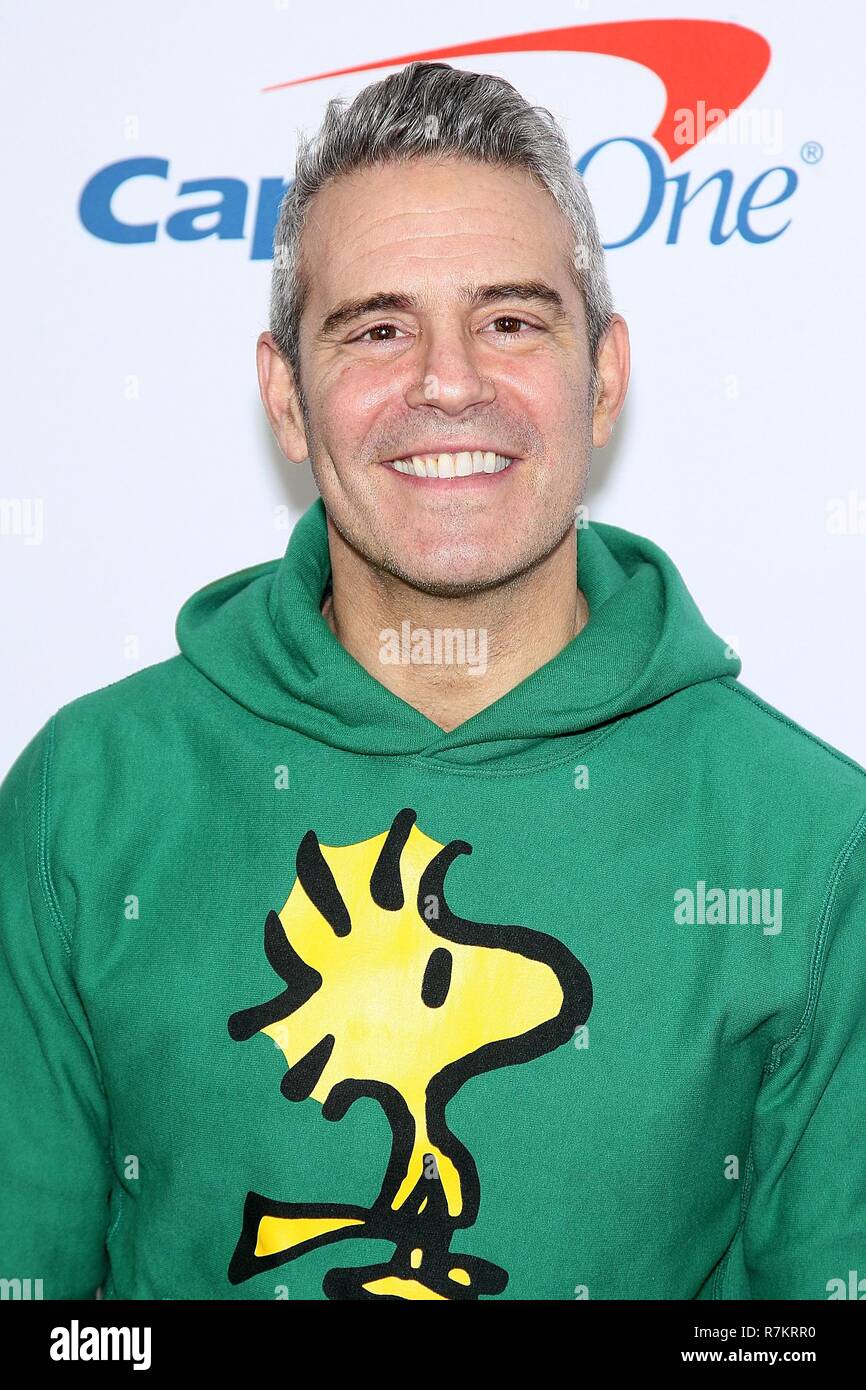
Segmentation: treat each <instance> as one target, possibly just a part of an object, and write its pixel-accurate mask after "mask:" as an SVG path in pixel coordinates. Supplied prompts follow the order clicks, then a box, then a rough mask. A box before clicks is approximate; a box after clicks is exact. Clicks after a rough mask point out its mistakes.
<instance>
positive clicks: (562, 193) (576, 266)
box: [270, 62, 613, 418]
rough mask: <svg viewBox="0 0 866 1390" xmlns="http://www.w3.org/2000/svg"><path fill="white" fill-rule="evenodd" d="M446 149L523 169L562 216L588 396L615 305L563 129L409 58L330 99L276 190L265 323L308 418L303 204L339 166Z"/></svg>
mask: <svg viewBox="0 0 866 1390" xmlns="http://www.w3.org/2000/svg"><path fill="white" fill-rule="evenodd" d="M443 155H446V156H447V155H451V156H454V157H456V158H462V159H465V160H468V161H475V162H478V163H485V164H491V165H503V166H507V167H511V168H522V169H525V170H527V171H528V172H529V173H531V174H532V175H534V176H535V178H536V179H538V180H539V181H540V183H541V184H542V186H543V187H544V188H546V189H547V191H548V193H550V195H551V196H552V197H553V199H554V201H555V202H556V204H557V206H558V207H559V209H560V211H561V212H562V213H563V215H564V216H565V218H566V220H567V221H568V223H569V225H570V227H571V234H572V235H571V240H572V248H571V260H570V265H569V270H570V273H571V277H572V280H573V282H574V284H575V286H576V287H577V289H578V290H579V291H580V293H581V295H582V298H583V303H584V307H585V313H586V327H587V336H588V339H589V350H590V361H591V363H592V383H591V389H592V393H593V396H594V394H595V390H596V387H597V384H598V374H597V367H596V358H597V353H598V347H599V343H600V341H601V338H602V336H603V334H604V333H605V331H606V329H607V328H608V326H609V324H610V321H611V317H612V314H613V303H612V298H611V291H610V285H609V283H608V278H607V271H606V268H605V263H604V249H603V247H602V243H601V237H600V236H599V231H598V226H597V224H596V220H595V213H594V211H593V207H592V203H591V202H590V199H589V195H588V193H587V190H586V185H585V184H584V181H583V179H582V178H581V176H580V174H579V173H578V172H577V170H576V169H575V167H574V164H573V162H572V158H571V152H570V150H569V148H568V142H567V140H566V138H565V135H564V133H563V131H562V128H561V127H560V125H559V124H558V122H557V121H556V118H555V117H554V116H553V115H552V114H551V112H550V111H548V110H547V108H546V107H543V106H530V104H529V102H528V101H526V99H525V98H524V97H523V96H521V94H520V93H519V92H518V91H517V89H516V88H515V87H513V86H512V85H511V83H510V82H507V81H506V80H505V78H503V77H496V76H493V75H491V74H489V73H477V72H462V71H461V70H459V69H457V68H453V67H451V65H450V64H448V63H424V62H413V63H409V64H408V65H407V66H406V67H404V68H402V69H401V70H400V71H399V72H397V73H393V74H392V75H391V76H389V77H386V78H384V79H383V80H382V81H381V82H375V83H371V84H370V85H369V86H367V87H365V88H364V89H363V90H362V91H361V92H359V93H358V95H357V96H356V97H355V99H354V101H353V102H352V103H351V105H350V106H347V104H346V102H345V101H344V100H343V99H341V98H339V97H334V98H333V99H332V100H331V101H329V102H328V104H327V107H326V110H325V115H324V118H323V120H322V124H321V126H320V128H319V131H318V133H317V134H316V135H315V136H312V137H310V136H306V135H304V134H303V133H301V134H300V136H299V142H298V153H297V159H296V164H295V178H294V182H293V183H292V184H291V185H290V186H289V188H288V189H287V190H286V192H285V194H284V196H283V200H282V203H281V205H280V213H279V218H278V221H277V226H276V231H275V234H274V262H273V273H272V279H271V304H270V329H271V333H272V335H273V338H274V341H275V343H276V345H277V348H278V349H279V351H280V353H281V355H282V357H283V358H284V359H285V361H286V362H287V363H288V364H289V366H290V367H291V369H292V373H293V375H294V379H295V386H296V389H297V391H298V394H299V397H300V404H301V409H302V411H303V412H304V416H305V418H306V402H305V399H304V395H303V392H302V390H301V373H300V350H299V339H300V322H301V317H302V315H303V311H304V305H305V303H306V299H307V295H308V289H309V286H308V281H307V279H306V276H305V275H304V274H303V273H302V270H301V264H300V261H301V256H300V237H301V231H302V229H303V226H304V220H305V215H306V211H307V208H308V206H309V204H310V202H311V201H312V199H313V198H314V197H315V195H316V194H317V193H318V192H319V191H320V189H321V188H322V187H323V186H324V185H325V184H326V183H327V182H328V181H329V180H331V179H334V178H338V177H339V176H340V175H341V174H349V173H352V172H354V171H355V170H358V169H365V168H370V167H372V166H374V165H376V164H386V163H400V162H403V161H406V160H410V159H419V158H433V157H437V158H438V157H441V156H443Z"/></svg>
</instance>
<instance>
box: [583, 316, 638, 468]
mask: <svg viewBox="0 0 866 1390" xmlns="http://www.w3.org/2000/svg"><path fill="white" fill-rule="evenodd" d="M597 369H598V394H597V396H596V399H595V406H594V408H593V412H592V442H593V445H594V447H595V448H596V449H600V448H602V447H603V446H604V445H605V444H606V443H607V441H608V440H609V439H610V436H611V432H612V430H613V425H614V421H615V420H616V417H617V416H618V415H619V412H620V411H621V410H622V407H623V403H624V401H625V393H626V391H627V390H628V378H629V372H630V370H631V351H630V348H629V338H628V325H627V324H626V321H625V319H624V318H623V317H622V314H614V316H613V318H612V319H611V322H610V325H609V327H608V329H607V332H606V333H605V335H604V337H603V338H602V340H601V343H600V344H599V350H598V359H597Z"/></svg>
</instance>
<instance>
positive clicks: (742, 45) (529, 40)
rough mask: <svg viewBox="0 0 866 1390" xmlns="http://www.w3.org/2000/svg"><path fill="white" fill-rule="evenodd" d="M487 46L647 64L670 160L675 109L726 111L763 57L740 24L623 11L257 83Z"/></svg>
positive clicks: (744, 91)
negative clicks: (630, 15) (596, 20)
mask: <svg viewBox="0 0 866 1390" xmlns="http://www.w3.org/2000/svg"><path fill="white" fill-rule="evenodd" d="M489 53H606V54H609V55H611V56H612V57H615V58H626V59H627V60H628V61H629V62H632V63H640V64H641V65H642V66H643V67H645V68H649V69H650V71H651V72H654V73H655V74H656V75H657V76H658V77H660V78H661V80H662V82H663V83H664V86H665V92H666V94H667V102H666V105H665V109H664V113H663V115H662V118H661V120H660V121H659V123H658V125H657V126H656V128H655V130H654V131H653V136H654V138H655V139H656V140H657V141H658V143H659V144H660V145H661V146H662V148H663V149H664V150H665V151H666V152H667V155H668V158H669V159H670V161H671V163H673V161H674V160H676V159H679V158H680V156H681V155H683V154H685V153H686V151H687V150H689V149H692V148H693V147H694V146H693V145H688V144H681V143H678V142H677V141H675V140H674V130H675V127H676V125H677V123H678V122H677V118H676V116H675V112H677V111H681V110H687V111H691V112H697V103H698V102H699V101H703V102H704V103H705V111H706V112H709V111H711V110H722V111H724V112H725V113H726V115H727V114H729V113H730V112H731V111H733V110H734V109H735V108H736V107H737V106H740V105H742V103H743V102H744V101H745V100H746V98H747V97H748V96H749V94H750V93H751V92H753V91H754V90H755V88H756V87H757V85H758V83H759V82H760V80H761V78H762V77H763V75H764V73H765V72H766V71H767V67H768V65H769V62H770V45H769V44H768V43H767V41H766V39H765V38H763V37H762V36H761V35H760V34H757V33H756V32H755V31H754V29H744V28H743V26H742V25H740V24H726V23H723V22H722V21H721V20H715V19H624V20H618V21H617V22H615V23H612V24H575V25H570V26H569V27H568V28H565V29H541V30H538V31H537V32H536V33H533V34H510V35H506V36H505V37H504V38H499V39H481V40H479V41H478V42H476V43H460V44H450V45H449V46H448V47H446V48H431V49H428V50H427V51H426V52H425V53H405V54H403V55H402V56H401V57H399V58H384V59H380V60H379V61H377V62H375V63H358V64H357V65H356V66H355V67H351V68H335V69H334V70H333V72H320V73H316V75H315V76H313V77H296V78H294V79H293V80H292V81H291V82H277V83H275V84H274V85H273V86H270V87H263V88H262V90H263V91H264V92H279V91H281V90H282V89H283V88H285V87H298V86H300V85H301V84H302V83H304V82H320V81H321V80H322V79H323V78H325V77H344V76H346V75H347V74H348V73H352V72H372V71H374V70H376V69H377V68H391V67H401V66H403V65H405V64H406V63H413V62H415V61H417V60H421V61H432V60H435V59H438V58H443V59H444V58H475V57H480V56H482V55H485V54H489ZM718 124H721V122H720V121H718V120H717V119H715V120H714V121H712V122H711V125H718ZM697 143H698V141H697V140H695V142H694V144H697Z"/></svg>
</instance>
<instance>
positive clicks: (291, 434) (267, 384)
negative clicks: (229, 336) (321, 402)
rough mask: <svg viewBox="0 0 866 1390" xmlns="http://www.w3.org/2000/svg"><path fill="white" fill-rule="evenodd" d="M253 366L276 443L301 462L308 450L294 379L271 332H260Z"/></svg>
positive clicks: (293, 458) (287, 454)
mask: <svg viewBox="0 0 866 1390" xmlns="http://www.w3.org/2000/svg"><path fill="white" fill-rule="evenodd" d="M256 370H257V372H258V376H259V391H260V392H261V397H262V405H263V406H264V407H265V414H266V415H267V417H268V420H269V421H270V425H271V429H272V430H273V432H274V435H275V437H276V441H277V443H278V444H279V446H280V448H281V449H282V451H283V453H284V454H285V456H286V458H287V459H290V460H291V462H292V463H304V462H305V461H306V459H308V458H309V456H310V451H309V448H308V446H307V436H306V431H305V429H304V417H303V415H302V413H301V405H300V401H299V400H298V392H297V389H296V387H295V379H294V376H293V374H292V369H291V367H290V366H289V365H288V363H287V362H285V361H284V360H283V358H282V356H281V355H280V352H279V349H278V348H277V345H276V343H275V342H274V339H273V336H272V334H270V333H267V332H265V333H260V334H259V337H258V341H257V343H256Z"/></svg>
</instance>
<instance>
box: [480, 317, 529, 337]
mask: <svg viewBox="0 0 866 1390" xmlns="http://www.w3.org/2000/svg"><path fill="white" fill-rule="evenodd" d="M496 323H508V324H521V323H522V324H524V325H525V326H526V327H527V328H533V329H537V326H536V324H534V323H530V322H529V320H528V319H520V318H518V317H517V315H516V314H499V316H498V317H497V318H495V319H493V320H491V324H496ZM501 336H502V337H503V338H525V337H526V334H525V333H520V332H517V333H515V332H513V331H511V330H506V331H505V332H503V333H502V334H501Z"/></svg>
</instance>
